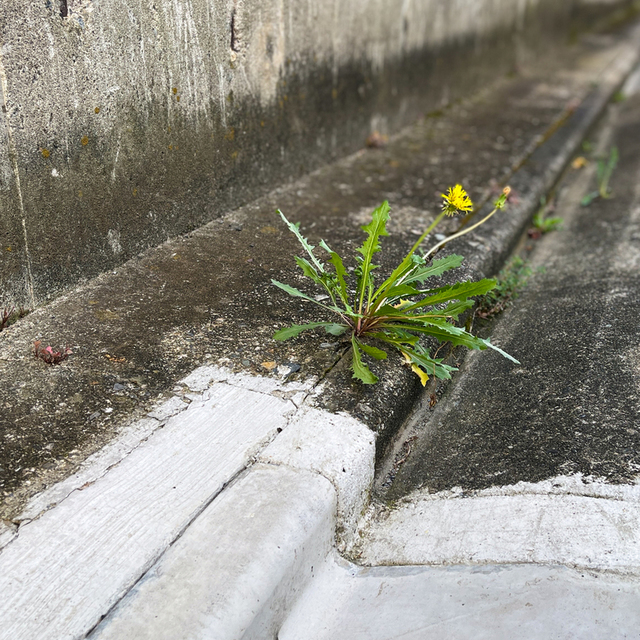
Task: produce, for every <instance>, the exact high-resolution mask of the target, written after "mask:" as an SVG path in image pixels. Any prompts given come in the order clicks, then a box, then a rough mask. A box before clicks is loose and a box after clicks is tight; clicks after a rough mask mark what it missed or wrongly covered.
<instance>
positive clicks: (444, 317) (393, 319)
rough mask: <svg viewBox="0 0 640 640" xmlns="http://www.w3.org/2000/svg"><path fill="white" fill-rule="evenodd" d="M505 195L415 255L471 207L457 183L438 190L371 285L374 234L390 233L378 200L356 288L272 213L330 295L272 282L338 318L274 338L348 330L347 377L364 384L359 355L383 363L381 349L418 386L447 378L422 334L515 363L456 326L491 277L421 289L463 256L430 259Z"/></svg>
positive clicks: (447, 369) (337, 265)
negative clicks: (396, 258) (428, 217)
mask: <svg viewBox="0 0 640 640" xmlns="http://www.w3.org/2000/svg"><path fill="white" fill-rule="evenodd" d="M509 192H510V189H509V188H508V187H506V188H505V189H504V191H503V193H502V195H501V196H500V197H499V198H498V200H497V201H496V202H495V206H494V209H493V210H492V211H491V213H489V214H488V215H487V216H485V217H484V218H483V219H482V220H480V222H477V223H475V224H473V225H470V226H469V227H467V228H465V229H463V230H462V231H458V232H457V233H454V234H452V235H450V236H449V237H448V238H445V239H444V240H442V241H440V242H438V243H437V244H435V245H434V246H433V247H431V248H430V249H429V250H428V251H426V252H425V253H420V252H418V249H419V247H420V246H421V245H422V243H423V242H424V241H425V240H426V238H427V237H428V236H429V234H431V232H432V231H433V230H434V229H435V228H436V226H437V225H438V224H439V223H440V222H441V221H442V219H443V218H444V217H445V216H453V215H455V214H456V213H458V212H469V211H471V210H472V209H473V204H472V202H471V200H470V199H469V196H468V195H467V194H466V192H465V191H464V189H463V188H462V187H461V186H460V185H456V186H455V187H452V188H450V189H449V191H448V193H447V194H443V203H442V211H441V213H440V214H439V215H438V216H437V217H436V219H435V220H434V221H433V223H432V224H430V225H429V227H428V228H427V229H426V230H425V232H424V233H423V234H422V235H421V236H420V238H418V240H417V241H416V243H415V244H414V245H413V247H412V248H411V250H410V251H409V253H408V254H407V255H406V256H405V258H404V260H402V262H401V263H400V264H399V265H398V266H397V267H396V268H395V269H394V270H393V272H392V273H391V274H390V275H389V277H388V278H386V280H384V281H383V282H381V283H380V284H376V281H375V276H374V271H375V270H376V269H377V268H378V266H377V265H375V264H373V258H374V255H375V254H376V253H378V252H379V251H380V250H381V247H380V239H381V238H382V237H384V236H388V235H389V234H388V233H387V231H386V224H387V221H388V220H389V203H388V202H386V201H385V202H383V203H382V204H381V205H380V206H379V207H378V208H377V209H375V210H374V211H373V213H372V219H371V222H370V223H369V224H367V225H365V226H363V227H362V228H363V230H364V231H365V232H366V233H367V238H366V240H365V241H364V244H363V245H362V246H361V247H360V248H358V249H357V250H356V251H357V253H356V256H355V261H356V268H355V270H354V274H355V283H354V284H355V288H351V287H350V286H349V283H348V277H349V273H348V271H347V269H346V268H345V266H344V262H343V260H342V258H341V257H340V256H339V255H338V254H337V253H336V252H335V251H333V250H332V249H331V248H330V247H329V246H328V245H327V243H326V242H325V241H324V240H321V241H320V247H321V248H322V249H323V250H324V251H325V252H326V253H327V255H328V258H329V262H331V264H332V266H333V269H332V270H328V268H327V265H325V264H324V263H323V262H322V261H321V260H320V259H319V258H318V257H317V256H316V255H315V253H314V249H315V247H314V246H312V245H311V244H309V242H308V241H307V239H306V238H304V237H303V236H302V234H301V233H300V229H299V225H297V224H293V223H291V222H289V221H288V220H287V218H286V217H285V216H284V214H283V213H282V212H281V211H279V210H278V213H279V214H280V216H281V217H282V219H283V220H284V222H285V223H286V224H287V226H288V227H289V229H290V230H291V231H292V233H294V234H295V236H296V238H297V239H298V241H299V242H300V244H301V245H302V247H303V248H304V250H305V251H306V253H307V255H308V259H307V258H300V257H296V259H295V260H296V263H297V264H298V266H299V267H300V269H301V270H302V273H303V274H304V275H305V276H306V277H307V278H309V279H310V280H312V281H313V282H314V283H315V284H317V285H319V286H321V287H323V288H324V290H325V291H326V293H327V294H328V299H327V300H325V301H319V300H316V299H315V298H313V297H312V296H310V295H308V294H306V293H303V292H302V291H300V290H298V289H296V288H294V287H292V286H290V285H288V284H284V283H282V282H278V281H277V280H272V281H271V282H272V283H273V284H274V285H275V286H277V287H279V288H280V289H282V290H283V291H286V292H287V293H288V294H289V295H291V296H294V297H297V298H303V299H305V300H307V301H309V302H312V303H314V304H316V305H318V306H320V307H321V308H322V309H323V310H324V311H325V312H330V313H333V314H335V315H337V316H338V319H336V320H335V321H333V322H327V321H323V322H311V323H309V324H303V325H296V324H294V325H292V326H290V327H287V328H284V329H280V330H279V331H277V332H276V333H275V334H274V336H273V337H274V338H275V339H276V340H287V339H289V338H293V337H295V336H297V335H299V334H300V333H302V332H303V331H308V330H311V329H317V328H323V329H324V330H325V331H326V332H327V333H329V334H331V335H335V336H339V335H343V334H350V341H351V347H352V364H351V366H352V369H353V377H354V378H357V379H358V380H360V381H361V382H363V383H365V384H374V383H376V382H377V381H378V378H377V377H376V376H375V375H374V374H373V372H372V371H371V370H370V369H369V367H368V366H367V364H366V363H365V361H364V359H363V358H364V355H366V356H369V357H371V358H374V359H375V360H385V359H386V358H387V352H386V351H385V350H384V349H382V348H381V347H389V348H393V349H396V350H398V351H399V352H400V353H401V354H402V356H403V357H404V359H405V361H406V362H407V364H409V365H410V366H411V368H412V370H413V371H414V372H415V373H416V374H417V375H418V376H419V378H420V380H421V382H422V384H423V385H425V384H426V382H427V380H428V379H429V375H434V376H435V377H436V378H440V379H448V378H450V377H451V372H452V371H455V370H456V369H455V368H454V367H451V366H449V365H447V364H444V363H443V362H442V359H436V358H435V357H432V356H431V354H430V351H429V349H428V348H427V347H425V346H424V345H422V344H420V342H419V340H420V338H421V337H422V336H430V337H432V338H435V339H436V340H438V341H440V342H442V343H444V342H450V343H451V344H453V345H454V346H457V345H463V346H465V347H468V348H469V349H487V348H491V349H495V350H496V351H498V352H499V353H501V354H502V355H503V356H505V357H506V358H509V359H510V360H512V361H513V362H516V363H517V360H515V359H514V358H512V357H511V356H510V355H509V354H507V353H505V352H504V351H502V350H501V349H499V348H498V347H496V346H495V345H493V344H491V342H490V341H489V340H485V339H483V338H479V337H476V336H474V335H472V334H471V333H469V332H468V331H466V330H465V329H464V328H461V327H457V326H456V325H455V324H454V322H455V320H457V319H458V317H459V316H460V314H461V313H462V312H463V311H465V310H466V309H469V308H470V307H472V306H473V305H474V304H475V302H474V300H473V299H472V298H473V296H481V295H485V294H486V293H487V292H489V291H491V290H492V289H493V288H494V287H495V286H496V280H493V279H484V280H480V281H478V282H456V283H455V284H453V285H445V286H440V287H431V286H430V287H426V288H425V287H424V283H425V282H426V281H427V280H429V279H430V278H435V277H438V276H441V275H442V274H443V273H444V272H445V271H448V270H450V269H454V268H456V267H459V266H460V265H461V264H462V262H463V260H464V258H463V257H462V256H459V255H455V254H452V255H449V256H446V257H444V258H441V259H438V260H434V259H433V256H434V255H435V253H436V252H437V251H438V250H439V249H440V248H441V247H443V246H444V245H445V244H446V243H447V242H450V241H451V240H453V239H455V238H459V237H460V236H462V235H464V234H466V233H469V232H470V231H472V230H473V229H475V228H476V227H479V226H480V225H481V224H483V223H484V222H486V221H487V220H488V219H489V218H490V217H491V216H492V215H494V214H495V213H496V211H498V210H499V209H502V208H503V207H504V206H505V204H506V201H507V197H508V195H509ZM325 297H326V296H325ZM372 343H374V344H375V345H377V346H374V344H372Z"/></svg>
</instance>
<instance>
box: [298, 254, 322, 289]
mask: <svg viewBox="0 0 640 640" xmlns="http://www.w3.org/2000/svg"><path fill="white" fill-rule="evenodd" d="M295 260H296V264H297V265H298V266H299V267H300V268H301V269H302V273H304V275H305V276H307V278H311V280H313V281H314V282H315V283H316V284H322V281H321V280H320V275H319V274H318V272H317V271H316V270H315V269H314V268H313V267H312V266H311V263H310V262H309V261H308V260H305V258H299V257H298V256H295Z"/></svg>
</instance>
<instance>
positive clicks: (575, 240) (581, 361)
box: [386, 83, 640, 498]
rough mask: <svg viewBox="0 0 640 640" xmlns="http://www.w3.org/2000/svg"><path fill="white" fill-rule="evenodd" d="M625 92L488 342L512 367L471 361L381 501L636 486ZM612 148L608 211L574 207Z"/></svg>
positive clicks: (631, 151)
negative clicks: (573, 478) (564, 478)
mask: <svg viewBox="0 0 640 640" xmlns="http://www.w3.org/2000/svg"><path fill="white" fill-rule="evenodd" d="M634 84H636V87H635V93H634V94H633V95H628V96H627V99H626V100H625V101H624V102H622V103H620V104H618V105H612V106H610V107H609V109H610V116H609V118H608V119H607V124H606V127H605V129H604V130H603V132H602V133H601V134H600V138H599V140H600V142H599V147H598V148H597V149H596V151H595V152H594V153H593V156H592V157H591V162H590V165H589V166H587V167H586V168H585V169H583V170H581V171H580V172H577V171H575V170H574V172H573V173H571V174H569V176H568V178H567V180H566V181H565V182H564V183H563V184H562V186H561V188H560V189H559V191H558V196H559V197H558V202H557V204H556V214H557V215H561V216H562V217H563V218H564V225H563V229H562V230H560V231H557V232H555V233H553V234H550V235H548V236H545V237H544V238H543V240H541V241H540V242H539V244H538V245H537V246H536V247H535V248H534V250H533V252H532V254H531V267H532V268H533V269H534V270H535V271H536V273H535V275H534V277H533V279H532V281H531V285H530V286H529V287H527V289H526V290H525V291H524V293H523V294H522V296H521V298H519V299H518V302H517V305H515V306H514V307H513V308H512V309H509V310H508V311H507V312H506V313H505V314H504V317H503V318H501V320H500V321H499V322H498V323H497V325H496V327H495V328H494V331H493V333H492V335H493V339H494V340H495V341H496V342H497V343H498V344H500V345H501V346H502V347H503V348H504V349H505V350H507V351H508V352H509V353H515V354H516V355H517V356H518V359H519V360H520V361H521V362H522V365H521V366H519V367H505V366H504V364H503V363H502V362H500V361H499V359H498V358H493V357H492V355H489V356H487V357H485V358H482V361H480V360H479V359H477V358H475V357H471V358H469V359H468V361H467V363H466V365H465V372H464V374H463V375H461V376H460V377H459V380H458V383H457V384H456V386H455V389H452V394H451V395H450V396H449V397H448V398H447V401H446V402H445V403H442V404H441V405H440V407H437V408H436V410H435V411H434V412H433V413H427V414H426V415H424V417H423V419H422V420H421V421H420V423H419V424H417V425H416V431H415V436H416V437H415V439H414V440H413V441H412V452H413V453H412V455H411V456H410V457H409V458H408V459H407V460H406V462H405V463H404V464H403V465H402V466H401V468H400V469H399V471H398V473H397V475H396V476H395V480H394V482H393V484H392V485H391V487H390V488H389V490H388V492H386V495H387V496H388V497H390V498H393V497H399V496H401V495H403V494H405V493H407V492H409V491H411V490H412V489H414V488H417V487H424V488H428V489H429V490H430V491H434V492H437V491H442V490H447V489H452V488H454V487H461V488H462V489H464V490H474V489H482V488H485V487H491V486H500V485H510V484H515V483H517V482H519V481H525V482H536V481H540V480H544V479H546V478H551V477H554V476H557V475H570V474H574V473H581V474H582V475H584V476H585V477H594V478H600V479H604V480H606V481H608V482H614V483H624V482H633V481H634V480H635V478H637V475H638V472H639V471H640V431H639V430H638V423H639V421H640V404H639V403H638V398H639V395H638V381H639V369H638V363H639V359H638V340H637V338H638V335H637V334H638V332H637V317H638V312H639V306H638V295H637V292H638V289H639V287H640V280H639V279H638V265H639V264H640V261H639V259H638V255H639V252H638V246H637V243H638V224H639V221H640V190H639V188H638V182H637V176H638V171H639V163H640V145H639V144H638V141H639V140H640V120H639V119H638V107H639V106H640V94H639V93H638V92H637V83H634ZM632 89H633V88H632V86H631V84H629V85H628V86H627V91H628V92H629V93H631V91H632ZM613 146H616V147H617V148H618V150H619V153H620V161H619V165H618V167H617V169H616V170H615V172H614V174H613V177H612V180H611V183H610V186H611V188H612V190H613V194H614V197H613V198H612V199H610V200H605V199H597V200H595V201H594V202H593V203H592V204H591V205H590V206H588V207H582V206H580V200H581V198H582V196H584V195H585V194H586V193H588V192H590V191H592V190H593V189H594V188H595V189H597V181H596V177H595V173H596V162H595V158H597V157H602V156H607V157H608V155H609V152H610V149H611V147H613ZM525 251H526V247H525ZM541 269H544V271H541ZM514 398H517V402H514Z"/></svg>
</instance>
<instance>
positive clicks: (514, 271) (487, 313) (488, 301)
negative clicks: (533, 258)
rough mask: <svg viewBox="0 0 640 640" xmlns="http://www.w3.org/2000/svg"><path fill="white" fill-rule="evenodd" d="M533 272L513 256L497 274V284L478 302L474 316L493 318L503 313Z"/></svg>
mask: <svg viewBox="0 0 640 640" xmlns="http://www.w3.org/2000/svg"><path fill="white" fill-rule="evenodd" d="M532 273H533V271H532V270H531V267H530V266H529V264H528V263H527V261H526V260H523V259H522V258H521V257H520V256H514V257H513V258H511V259H510V260H509V262H507V264H506V265H505V266H504V268H503V269H502V271H500V273H499V274H498V278H497V284H496V286H495V287H494V288H493V289H492V290H491V291H488V292H487V293H486V294H485V295H484V296H482V298H480V300H479V301H478V306H477V307H476V309H475V311H474V315H475V316H478V317H479V318H483V319H485V320H486V319H488V318H493V317H494V316H496V315H498V314H499V313H501V312H502V311H504V310H505V309H506V308H507V307H508V306H509V305H510V304H511V302H512V301H513V300H514V299H515V298H517V297H518V294H519V293H520V291H522V289H524V287H525V286H526V284H527V281H528V280H529V278H530V277H531V274H532Z"/></svg>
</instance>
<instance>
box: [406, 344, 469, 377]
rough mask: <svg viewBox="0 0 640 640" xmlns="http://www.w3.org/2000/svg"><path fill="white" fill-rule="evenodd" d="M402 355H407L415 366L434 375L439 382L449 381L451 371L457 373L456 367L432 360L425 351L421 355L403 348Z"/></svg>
mask: <svg viewBox="0 0 640 640" xmlns="http://www.w3.org/2000/svg"><path fill="white" fill-rule="evenodd" d="M403 353H407V355H408V356H409V357H410V358H411V361H412V362H413V363H414V364H417V365H418V366H420V367H421V368H423V369H424V370H425V371H426V372H427V373H428V374H430V375H434V376H435V377H436V378H439V379H440V380H450V379H451V373H452V372H453V371H457V369H456V367H451V366H449V365H448V364H442V360H441V359H440V360H436V359H434V358H432V357H431V356H429V353H428V352H426V351H424V352H422V353H421V352H419V351H417V350H414V349H408V348H403Z"/></svg>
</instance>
